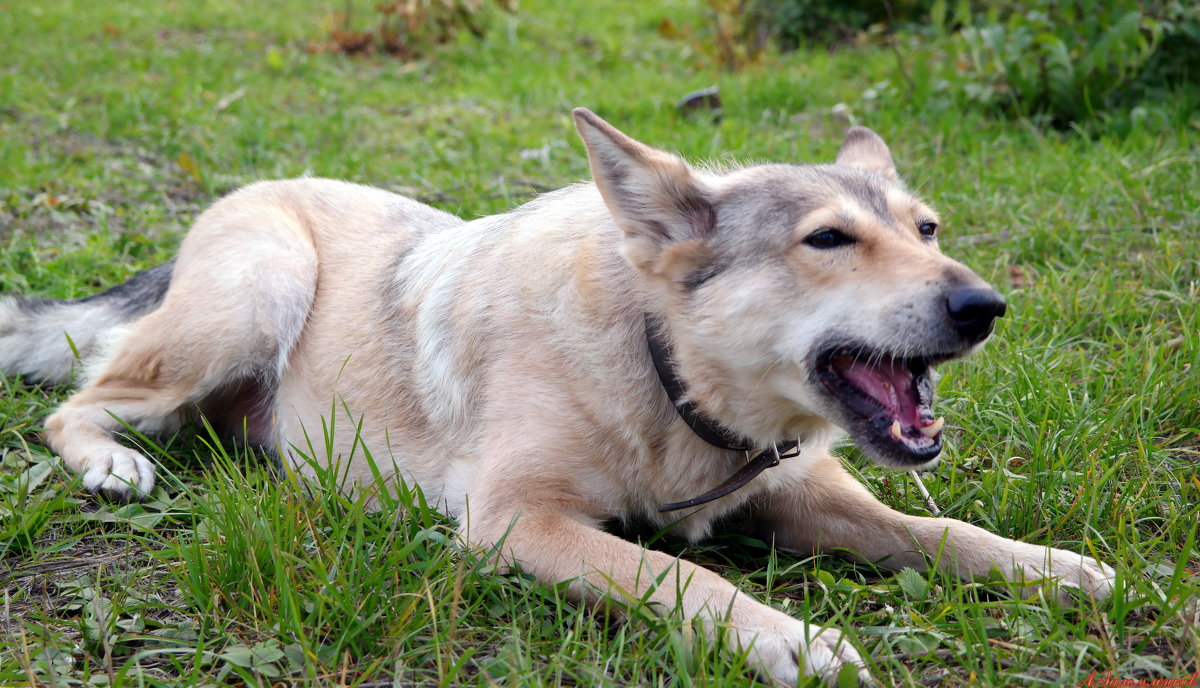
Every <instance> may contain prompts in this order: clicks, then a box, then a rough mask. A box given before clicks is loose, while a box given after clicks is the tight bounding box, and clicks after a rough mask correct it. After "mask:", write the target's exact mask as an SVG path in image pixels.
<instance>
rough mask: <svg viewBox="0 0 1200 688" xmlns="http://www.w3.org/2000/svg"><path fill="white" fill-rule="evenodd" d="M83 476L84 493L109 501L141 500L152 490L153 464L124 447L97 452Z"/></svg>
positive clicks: (85, 468)
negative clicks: (99, 495) (96, 494)
mask: <svg viewBox="0 0 1200 688" xmlns="http://www.w3.org/2000/svg"><path fill="white" fill-rule="evenodd" d="M82 472H83V487H84V489H86V490H88V491H89V492H95V493H98V494H102V495H104V496H106V497H110V498H112V499H118V500H122V501H129V500H132V499H144V498H145V497H146V496H147V495H149V494H150V491H151V490H153V489H154V464H152V463H150V460H149V459H147V458H146V457H144V456H142V455H141V454H139V453H137V452H135V451H133V450H132V449H126V448H125V447H115V448H112V449H108V448H106V449H104V450H102V451H98V452H97V453H96V454H95V455H94V456H92V457H90V458H89V459H88V460H87V462H86V464H85V467H84V470H83V471H82Z"/></svg>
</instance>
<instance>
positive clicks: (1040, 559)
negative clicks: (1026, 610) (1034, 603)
mask: <svg viewBox="0 0 1200 688" xmlns="http://www.w3.org/2000/svg"><path fill="white" fill-rule="evenodd" d="M1013 564H1014V566H1013V576H1012V580H1025V581H1030V583H1031V585H1029V586H1027V587H1026V588H1025V593H1026V595H1027V596H1033V595H1035V594H1037V593H1038V591H1041V592H1042V593H1043V594H1047V595H1049V596H1051V597H1054V598H1055V599H1057V600H1058V601H1059V602H1060V603H1062V604H1072V603H1074V602H1075V601H1076V598H1078V597H1079V596H1081V595H1082V596H1083V597H1086V598H1088V599H1093V600H1105V599H1108V598H1109V597H1110V596H1111V595H1112V591H1113V584H1114V582H1115V578H1116V572H1115V571H1113V569H1112V567H1111V566H1108V565H1107V564H1104V563H1102V562H1099V561H1096V560H1095V559H1093V558H1091V557H1086V556H1083V555H1082V554H1076V553H1075V552H1068V551H1067V550H1065V549H1053V548H1050V547H1035V546H1031V547H1030V550H1029V551H1026V552H1022V553H1021V555H1019V556H1014V557H1013Z"/></svg>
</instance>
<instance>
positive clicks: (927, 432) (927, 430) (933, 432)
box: [917, 418, 946, 439]
mask: <svg viewBox="0 0 1200 688" xmlns="http://www.w3.org/2000/svg"><path fill="white" fill-rule="evenodd" d="M945 424H946V419H945V418H938V419H937V420H935V421H933V422H932V423H930V424H929V425H926V426H925V427H923V428H917V429H918V430H920V431H921V434H922V435H924V436H926V437H929V438H931V439H932V438H934V437H937V434H938V433H939V432H941V431H942V426H943V425H945Z"/></svg>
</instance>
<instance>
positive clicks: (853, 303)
mask: <svg viewBox="0 0 1200 688" xmlns="http://www.w3.org/2000/svg"><path fill="white" fill-rule="evenodd" d="M575 121H576V124H577V126H578V128H579V131H580V133H581V135H582V136H583V140H584V142H585V143H586V145H587V149H588V156H589V159H590V161H591V167H592V173H593V176H594V178H595V181H596V185H597V187H599V190H600V193H601V195H602V196H603V198H604V202H605V204H606V205H607V206H608V208H609V210H610V211H611V213H612V215H613V217H614V219H615V220H616V222H617V224H618V226H619V227H620V228H621V230H622V231H623V233H624V241H623V243H622V251H623V253H624V256H625V258H626V259H627V260H628V261H629V263H630V264H631V265H633V266H634V268H635V269H636V270H637V271H638V272H639V273H640V274H641V275H642V276H643V278H644V279H643V282H644V283H645V284H646V290H647V294H648V298H649V303H648V306H647V308H648V310H650V311H651V312H652V313H653V314H654V315H657V316H660V317H662V318H663V320H664V322H665V323H666V329H667V332H668V336H669V339H670V342H671V345H672V347H673V349H674V352H675V360H676V365H677V367H678V372H679V374H680V377H681V378H682V379H683V381H684V383H685V384H686V386H687V388H688V395H689V400H690V401H692V402H693V403H695V404H696V405H697V407H698V408H699V409H700V410H701V411H702V412H703V413H705V414H706V415H708V416H709V417H711V418H713V419H715V420H717V421H718V422H720V423H721V424H723V425H726V426H728V427H729V428H730V429H732V430H734V431H736V432H738V433H741V434H742V435H745V436H746V437H749V438H751V439H753V440H755V441H757V442H761V443H763V444H764V445H765V444H768V443H771V442H777V441H780V440H784V439H787V438H790V437H795V436H801V435H812V434H816V433H821V432H822V431H827V430H829V424H833V425H837V426H840V427H841V428H843V429H845V430H847V431H848V432H849V433H850V434H851V436H852V437H853V438H854V440H855V442H856V443H857V444H858V446H859V447H860V448H862V449H863V450H864V451H865V452H866V453H867V454H868V455H869V456H871V457H872V458H873V459H875V460H876V461H878V462H880V463H883V464H888V465H894V466H904V467H913V466H918V465H921V464H925V463H928V462H930V461H932V460H933V459H935V458H936V457H937V455H938V453H939V452H940V451H941V446H942V420H941V419H939V418H935V416H934V413H933V410H932V401H933V382H932V380H931V377H930V375H931V371H932V368H933V366H934V365H936V364H937V363H940V362H942V361H945V360H948V359H952V358H957V357H960V356H964V355H966V354H968V353H970V352H972V351H973V350H974V349H976V348H977V347H978V346H980V344H981V343H982V342H983V341H984V340H985V339H986V338H987V337H988V335H989V334H990V333H991V330H992V325H993V321H994V320H995V318H997V317H999V316H1001V315H1003V314H1004V311H1005V303H1004V299H1003V298H1002V297H1001V296H1000V294H998V293H997V292H996V291H995V290H993V289H992V288H991V287H989V286H988V285H987V283H985V282H984V281H983V280H982V279H980V278H979V277H978V276H976V275H975V273H973V272H971V271H970V270H969V269H967V268H966V267H964V266H963V265H961V264H959V263H957V262H955V261H953V260H951V259H949V258H947V257H945V256H943V255H942V253H941V251H940V250H939V248H938V233H939V222H938V217H937V215H936V214H935V213H934V212H933V210H931V209H930V208H929V207H928V206H926V205H925V204H924V203H923V202H921V201H920V200H919V199H917V198H916V197H915V196H914V195H913V194H912V193H910V192H909V191H908V190H906V189H905V187H904V185H903V184H902V183H901V182H900V180H899V178H898V177H897V175H896V170H895V167H894V165H893V163H892V156H891V152H890V151H889V150H888V147H887V145H886V144H885V143H884V142H883V140H882V139H881V138H880V137H879V136H878V135H876V134H875V133H874V132H872V131H870V130H869V129H865V128H861V127H855V128H854V129H851V130H850V133H849V134H848V135H847V137H846V141H845V143H844V144H843V145H842V148H841V151H840V152H839V153H838V156H837V160H836V162H835V163H834V164H832V165H815V166H793V165H765V166H757V167H748V168H744V169H740V170H737V171H734V172H730V173H727V174H710V173H706V172H702V171H698V170H695V169H692V168H691V167H689V166H688V165H687V164H686V163H685V162H684V161H683V160H681V159H680V158H678V157H677V156H674V155H671V154H668V153H665V152H663V151H659V150H656V149H653V148H650V147H648V146H646V145H644V144H641V143H639V142H637V141H634V140H633V139H631V138H629V137H628V136H626V135H624V134H622V133H621V132H619V131H617V130H616V129H615V128H613V127H612V126H611V125H609V124H608V123H606V122H604V121H603V120H601V119H600V118H599V117H597V116H596V115H594V114H593V113H591V112H589V111H587V110H583V109H580V110H576V111H575Z"/></svg>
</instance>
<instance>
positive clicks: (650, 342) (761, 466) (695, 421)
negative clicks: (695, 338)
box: [646, 314, 800, 513]
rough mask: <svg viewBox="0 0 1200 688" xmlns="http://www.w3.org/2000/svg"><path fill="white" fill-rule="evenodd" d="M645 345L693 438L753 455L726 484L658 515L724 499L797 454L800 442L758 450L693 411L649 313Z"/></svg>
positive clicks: (662, 331)
mask: <svg viewBox="0 0 1200 688" xmlns="http://www.w3.org/2000/svg"><path fill="white" fill-rule="evenodd" d="M646 343H647V346H648V347H649V349H650V360H652V361H653V362H654V370H655V371H656V372H657V373H658V379H659V382H661V383H662V386H663V389H665V390H666V392H667V396H668V397H670V399H671V405H672V406H674V407H675V410H676V411H678V412H679V416H680V418H682V419H683V422H684V423H687V426H688V427H689V428H691V429H692V432H694V433H696V436H698V437H699V438H700V439H702V440H704V441H705V442H708V443H709V444H711V445H713V446H714V447H717V448H719V449H728V450H730V451H743V452H746V453H747V455H749V454H750V453H751V452H754V457H753V458H750V459H749V460H748V461H747V463H746V465H744V466H742V467H741V468H740V469H738V470H737V472H735V473H734V474H733V475H731V476H729V478H728V479H726V480H725V482H723V483H721V484H720V485H718V486H717V487H716V488H714V489H712V490H710V491H708V492H705V493H704V494H702V495H700V496H698V497H693V498H691V499H687V500H684V501H682V502H673V503H671V504H664V505H662V506H660V507H659V508H658V511H659V513H663V512H667V511H676V510H678V509H686V508H689V507H693V506H699V505H701V504H706V503H708V502H711V501H713V500H715V499H719V498H721V497H724V496H725V495H727V494H730V493H732V492H734V491H736V490H738V489H740V488H741V487H744V486H745V485H746V483H749V482H750V481H751V480H753V479H754V478H755V477H756V476H757V475H758V474H759V473H762V472H763V471H765V470H766V469H768V468H771V467H772V466H777V465H779V461H780V460H781V459H786V458H789V457H792V456H795V455H796V454H799V453H800V440H799V439H794V440H789V441H786V442H779V443H777V444H774V445H771V446H768V447H760V446H757V445H756V444H755V443H754V441H753V440H751V439H749V438H747V437H744V436H742V435H740V434H738V433H737V432H736V431H734V430H732V429H730V428H727V427H725V426H724V425H721V424H720V423H719V422H717V421H716V420H714V419H712V418H709V417H708V416H706V415H704V414H703V413H701V412H700V409H698V408H696V404H695V403H694V402H692V401H690V400H688V398H687V387H686V385H684V383H683V380H681V379H680V378H679V374H678V373H677V372H676V370H675V363H674V360H673V359H672V355H671V343H670V341H669V340H668V337H667V332H666V324H665V323H664V322H663V321H662V320H661V319H660V318H656V317H654V316H652V315H650V314H646Z"/></svg>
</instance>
